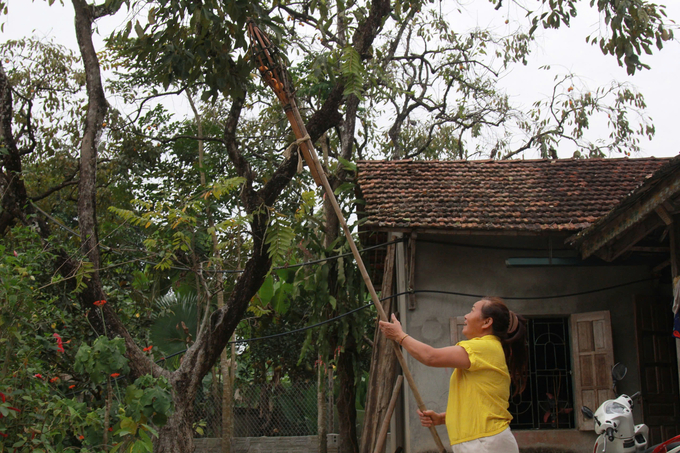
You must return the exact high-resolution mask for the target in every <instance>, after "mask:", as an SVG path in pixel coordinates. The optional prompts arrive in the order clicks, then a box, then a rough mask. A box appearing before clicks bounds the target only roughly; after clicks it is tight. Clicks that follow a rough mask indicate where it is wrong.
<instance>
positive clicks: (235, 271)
mask: <svg viewBox="0 0 680 453" xmlns="http://www.w3.org/2000/svg"><path fill="white" fill-rule="evenodd" d="M31 204H33V206H34V207H35V208H36V209H37V210H38V211H40V212H41V213H42V214H43V215H44V216H45V217H47V218H48V219H50V220H52V221H53V222H54V223H56V224H57V226H59V227H61V228H63V229H64V230H66V231H68V232H69V233H71V234H72V235H73V236H75V237H79V235H78V233H76V232H75V231H73V230H72V229H70V228H69V227H67V226H66V225H64V224H62V223H61V222H60V221H59V220H58V219H56V218H54V217H52V216H51V215H50V214H48V213H46V212H45V211H43V210H42V209H40V207H38V206H37V205H36V204H35V203H33V202H31ZM405 241H406V238H400V239H395V240H393V241H390V242H383V243H382V244H377V245H371V246H369V247H365V248H363V249H361V250H359V253H363V252H368V251H370V250H374V249H378V248H382V247H385V246H388V245H392V244H398V243H400V242H405ZM101 246H102V248H104V249H105V250H107V251H110V252H113V253H115V254H117V255H123V253H122V252H119V251H117V250H115V249H113V248H111V247H108V246H106V245H104V244H101ZM137 251H138V252H140V253H141V252H142V251H141V250H137ZM351 255H352V252H347V253H341V254H339V255H332V256H329V257H326V258H319V259H317V260H312V261H304V262H302V263H295V264H286V265H284V266H277V267H273V268H272V270H281V269H294V268H297V267H303V266H311V265H312V264H318V263H323V262H325V261H332V260H336V259H339V258H342V257H345V256H351ZM139 262H142V263H146V264H154V265H155V264H158V263H157V262H155V261H149V260H145V259H139ZM170 269H174V270H179V271H193V269H191V268H189V267H179V266H170ZM203 272H207V273H213V274H239V273H242V272H245V270H244V269H221V270H204V271H203Z"/></svg>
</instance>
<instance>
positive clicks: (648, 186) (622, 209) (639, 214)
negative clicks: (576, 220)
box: [566, 155, 680, 245]
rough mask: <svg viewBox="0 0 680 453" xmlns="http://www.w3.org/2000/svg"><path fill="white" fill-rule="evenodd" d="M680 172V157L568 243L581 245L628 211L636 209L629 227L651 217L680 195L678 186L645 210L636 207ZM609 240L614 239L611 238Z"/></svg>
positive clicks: (570, 238) (630, 217)
mask: <svg viewBox="0 0 680 453" xmlns="http://www.w3.org/2000/svg"><path fill="white" fill-rule="evenodd" d="M679 171H680V155H678V156H675V157H673V158H672V159H670V160H668V161H666V162H665V165H662V166H661V167H660V168H659V169H658V170H657V171H656V172H654V173H653V174H652V175H650V176H649V177H648V178H646V179H645V180H644V181H643V182H642V183H641V184H639V185H638V187H637V188H636V189H635V190H633V191H632V192H630V193H628V194H627V195H626V196H624V197H623V198H622V199H621V200H619V202H618V203H617V204H616V205H614V206H613V207H612V209H611V210H610V211H609V212H608V213H607V214H606V215H604V216H602V217H600V218H599V219H598V220H597V221H596V222H595V223H593V224H592V225H590V226H589V227H588V228H586V229H585V230H582V231H580V232H578V233H577V234H575V235H573V236H571V237H569V238H567V240H566V242H567V243H569V244H571V245H579V244H581V243H582V242H583V241H585V240H587V239H588V238H589V237H591V236H593V235H594V234H597V232H598V230H599V229H601V228H603V227H604V226H605V225H607V223H609V222H613V221H615V219H616V218H617V217H618V216H620V215H624V214H626V211H630V210H631V209H634V212H629V213H628V215H627V219H626V220H628V221H630V225H629V226H628V227H630V226H632V225H633V224H635V223H636V222H638V221H640V220H641V219H642V218H644V217H645V216H646V215H649V213H650V212H654V208H656V207H657V206H659V205H661V204H662V203H663V202H665V201H666V200H670V199H672V198H674V197H676V196H677V193H678V192H677V190H678V189H677V186H675V187H668V186H666V187H663V193H661V194H657V195H656V196H655V197H654V198H653V199H652V200H651V202H650V203H648V205H647V206H646V209H645V210H643V209H640V208H639V207H634V205H636V204H638V203H639V202H640V201H641V199H643V198H644V197H645V196H647V195H648V194H654V191H655V190H656V191H658V190H659V189H658V187H659V186H660V185H663V183H664V181H665V180H667V179H668V178H677V175H678V172H679ZM673 189H675V190H673ZM657 193H658V192H657ZM609 239H614V238H613V237H611V238H609ZM602 245H604V244H602Z"/></svg>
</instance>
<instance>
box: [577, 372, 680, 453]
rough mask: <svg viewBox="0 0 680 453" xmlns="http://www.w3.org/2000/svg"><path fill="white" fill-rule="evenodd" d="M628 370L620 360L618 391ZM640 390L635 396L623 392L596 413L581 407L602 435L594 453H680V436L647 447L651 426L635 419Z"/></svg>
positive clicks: (617, 375) (616, 377)
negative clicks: (634, 414) (634, 412)
mask: <svg viewBox="0 0 680 453" xmlns="http://www.w3.org/2000/svg"><path fill="white" fill-rule="evenodd" d="M627 372H628V369H627V368H626V366H625V365H623V364H621V363H617V364H616V365H614V368H613V369H612V379H613V381H614V391H616V383H617V382H618V381H620V380H621V379H623V377H624V376H625V375H626V373H627ZM638 396H640V392H637V393H635V394H634V395H632V396H628V395H620V396H619V397H618V398H616V399H613V400H607V401H605V402H604V403H602V405H600V407H598V408H597V410H596V411H595V413H594V414H593V411H592V410H591V409H589V408H588V407H586V406H583V407H582V408H581V412H582V413H583V415H584V416H585V417H586V418H588V419H592V420H593V421H594V423H595V433H596V434H598V437H597V440H596V441H595V447H594V448H593V453H680V436H677V437H674V438H672V439H669V440H668V441H666V442H664V443H662V444H659V445H656V446H654V447H649V448H648V447H647V443H648V439H649V428H648V427H647V425H645V424H644V423H643V424H641V425H636V424H635V423H634V421H633V400H634V399H636V398H637V397H638Z"/></svg>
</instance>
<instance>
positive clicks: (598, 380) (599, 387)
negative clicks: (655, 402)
mask: <svg viewBox="0 0 680 453" xmlns="http://www.w3.org/2000/svg"><path fill="white" fill-rule="evenodd" d="M571 345H572V359H573V380H574V390H575V391H574V417H575V419H576V426H577V428H578V429H579V430H580V431H592V430H594V425H593V421H592V420H587V419H586V418H585V417H584V416H583V414H582V413H581V406H588V407H589V408H590V409H592V410H593V412H595V410H596V409H597V408H598V407H600V404H602V403H603V402H604V401H606V400H608V399H610V398H612V397H614V392H613V390H612V377H611V371H612V367H613V366H614V348H613V346H612V327H611V319H610V316H609V311H595V312H590V313H575V314H573V315H571Z"/></svg>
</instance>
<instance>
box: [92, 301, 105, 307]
mask: <svg viewBox="0 0 680 453" xmlns="http://www.w3.org/2000/svg"><path fill="white" fill-rule="evenodd" d="M105 303H106V301H105V300H98V301H96V302H95V303H94V304H95V305H96V306H97V307H101V306H102V305H104V304H105Z"/></svg>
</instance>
